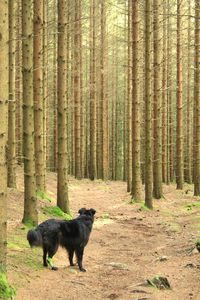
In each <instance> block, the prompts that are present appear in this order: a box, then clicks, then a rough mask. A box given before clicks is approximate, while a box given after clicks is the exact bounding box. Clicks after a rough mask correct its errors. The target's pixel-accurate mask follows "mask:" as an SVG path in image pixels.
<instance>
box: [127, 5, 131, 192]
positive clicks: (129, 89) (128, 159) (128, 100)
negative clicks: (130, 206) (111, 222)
mask: <svg viewBox="0 0 200 300" xmlns="http://www.w3.org/2000/svg"><path fill="white" fill-rule="evenodd" d="M131 16H132V4H131V0H128V76H127V81H128V82H127V192H130V191H131V182H132V125H131V123H132V77H131V75H132V57H131V53H132V52H131V46H132V38H131V32H132V31H131V28H132V26H131V23H132V18H131Z"/></svg>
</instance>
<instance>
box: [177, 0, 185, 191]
mask: <svg viewBox="0 0 200 300" xmlns="http://www.w3.org/2000/svg"><path fill="white" fill-rule="evenodd" d="M181 5H182V0H178V1H177V128H176V131H177V137H176V140H177V142H176V160H177V161H176V183H177V189H183V78H182V77H183V74H182V72H183V71H182V59H183V57H182V32H181V14H182V9H181Z"/></svg>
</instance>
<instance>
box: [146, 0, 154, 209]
mask: <svg viewBox="0 0 200 300" xmlns="http://www.w3.org/2000/svg"><path fill="white" fill-rule="evenodd" d="M150 53H151V1H150V0H146V1H145V205H146V206H147V207H148V208H150V209H152V208H153V203H152V202H153V201H152V181H153V178H152V142H151V136H152V124H151V110H152V107H151V56H150Z"/></svg>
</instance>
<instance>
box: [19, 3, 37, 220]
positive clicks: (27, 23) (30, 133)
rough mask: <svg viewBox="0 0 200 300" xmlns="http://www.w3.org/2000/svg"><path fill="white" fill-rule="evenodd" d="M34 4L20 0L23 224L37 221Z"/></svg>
mask: <svg viewBox="0 0 200 300" xmlns="http://www.w3.org/2000/svg"><path fill="white" fill-rule="evenodd" d="M32 20H33V1H30V0H24V1H22V76H23V151H24V216H23V223H31V224H32V225H36V224H37V222H38V213H37V198H36V182H35V153H34V109H33V23H32Z"/></svg>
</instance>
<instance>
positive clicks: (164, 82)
mask: <svg viewBox="0 0 200 300" xmlns="http://www.w3.org/2000/svg"><path fill="white" fill-rule="evenodd" d="M166 15H167V13H166V5H163V20H162V21H163V39H162V41H163V43H162V44H163V45H162V49H163V68H162V181H163V182H165V183H166V182H167V59H168V58H167V35H166V30H167V27H166ZM158 26H159V25H158ZM158 51H159V52H160V50H159V49H158Z"/></svg>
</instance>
